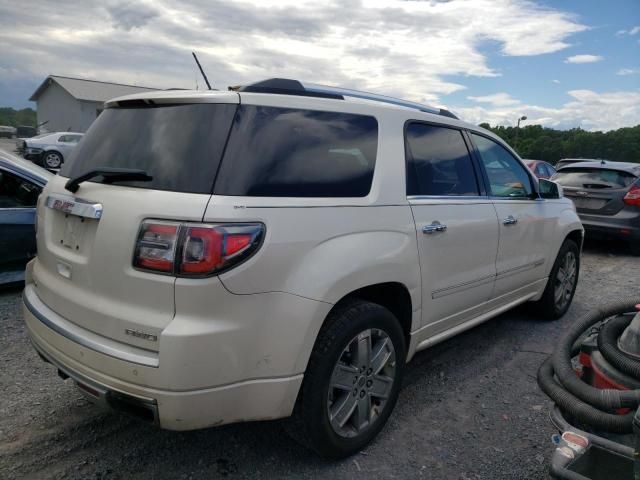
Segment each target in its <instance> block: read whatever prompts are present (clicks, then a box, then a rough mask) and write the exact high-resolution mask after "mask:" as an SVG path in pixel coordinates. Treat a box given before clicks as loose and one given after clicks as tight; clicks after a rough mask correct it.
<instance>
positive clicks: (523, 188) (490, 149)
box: [471, 133, 533, 198]
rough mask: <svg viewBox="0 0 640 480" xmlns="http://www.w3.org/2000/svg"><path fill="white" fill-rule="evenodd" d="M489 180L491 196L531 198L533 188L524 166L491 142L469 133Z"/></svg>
mask: <svg viewBox="0 0 640 480" xmlns="http://www.w3.org/2000/svg"><path fill="white" fill-rule="evenodd" d="M471 136H472V138H473V141H474V143H475V144H476V148H477V149H478V152H479V154H480V160H481V161H482V164H483V165H484V169H485V171H486V173H487V178H488V180H489V189H490V193H491V196H494V197H505V198H531V196H532V194H533V187H532V186H531V178H530V177H529V175H528V174H527V171H526V170H525V167H524V165H522V164H521V163H520V162H519V161H518V160H516V158H515V157H514V156H513V155H511V153H509V151H508V150H507V149H506V148H504V147H503V146H502V145H500V144H499V143H497V142H494V141H493V140H491V139H489V138H487V137H483V136H481V135H477V134H475V133H471Z"/></svg>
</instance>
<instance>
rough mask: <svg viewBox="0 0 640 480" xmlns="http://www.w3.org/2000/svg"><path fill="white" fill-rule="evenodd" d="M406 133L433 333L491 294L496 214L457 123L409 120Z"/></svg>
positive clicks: (471, 312)
mask: <svg viewBox="0 0 640 480" xmlns="http://www.w3.org/2000/svg"><path fill="white" fill-rule="evenodd" d="M405 136H406V157H407V198H408V200H409V203H410V205H411V210H412V212H413V216H414V219H415V223H416V229H417V236H418V248H419V256H420V268H421V271H422V301H423V308H422V312H423V325H425V326H426V329H425V330H424V336H425V337H429V336H432V335H434V334H437V333H439V332H441V331H443V330H446V329H448V328H451V327H453V326H455V325H457V324H459V323H462V322H464V321H465V320H467V319H469V318H472V317H473V316H475V315H476V314H477V313H478V311H479V310H481V309H482V308H483V307H484V303H485V302H487V301H488V300H489V297H490V296H491V292H492V289H493V282H494V278H495V273H496V269H495V258H496V252H497V247H498V222H497V217H496V212H495V210H494V208H493V205H492V203H491V201H490V200H489V199H488V198H487V197H486V196H485V195H484V194H483V193H484V192H483V191H482V189H481V187H480V183H479V181H478V176H477V165H475V164H474V161H473V160H472V157H471V155H470V154H469V150H468V147H467V144H466V142H465V137H464V136H463V133H462V132H461V131H460V130H458V129H455V128H449V127H445V126H441V125H433V124H426V123H419V122H412V123H409V124H408V126H407V128H406V133H405Z"/></svg>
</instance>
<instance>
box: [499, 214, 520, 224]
mask: <svg viewBox="0 0 640 480" xmlns="http://www.w3.org/2000/svg"><path fill="white" fill-rule="evenodd" d="M516 223H518V219H517V218H516V217H514V216H513V215H509V216H508V217H507V218H505V219H504V220H502V224H503V225H515V224H516Z"/></svg>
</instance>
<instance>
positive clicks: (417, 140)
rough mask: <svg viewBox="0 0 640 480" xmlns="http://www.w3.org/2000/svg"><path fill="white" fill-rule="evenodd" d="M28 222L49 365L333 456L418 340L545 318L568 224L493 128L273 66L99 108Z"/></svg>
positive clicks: (568, 294)
mask: <svg viewBox="0 0 640 480" xmlns="http://www.w3.org/2000/svg"><path fill="white" fill-rule="evenodd" d="M163 132H171V134H170V135H169V134H163ZM37 215H38V236H37V242H38V256H37V258H36V259H35V260H34V261H32V262H30V263H29V264H28V267H27V276H26V277H27V278H26V287H25V290H24V297H23V301H24V316H25V321H26V325H27V327H28V331H29V334H30V337H31V339H32V341H33V344H34V346H35V348H36V349H37V351H38V352H39V353H40V355H41V356H42V357H43V358H44V359H46V360H47V361H49V362H51V363H52V364H53V365H55V366H56V367H57V368H58V369H59V371H60V372H61V376H63V377H65V376H68V377H71V378H72V379H73V380H74V381H75V382H76V384H77V385H78V386H79V388H80V389H81V391H82V392H83V393H84V394H85V395H87V396H88V397H89V398H91V399H93V400H94V401H97V402H102V403H104V404H107V405H110V406H112V407H113V408H116V409H118V410H123V411H127V412H129V413H132V414H134V415H137V416H138V417H139V418H142V419H145V420H147V421H149V422H151V423H154V424H157V425H159V426H160V427H162V428H167V429H173V430H189V429H195V428H202V427H208V426H214V425H221V424H225V423H230V422H237V421H248V420H263V419H274V418H282V417H289V416H292V418H291V419H290V421H289V422H288V424H287V425H288V429H289V430H290V432H291V433H292V435H293V436H294V438H296V439H298V440H300V441H301V442H302V443H304V444H305V445H308V446H310V447H311V448H313V449H315V450H316V451H318V452H319V453H321V454H323V455H327V456H334V457H336V456H344V455H348V454H352V453H354V452H356V451H358V450H359V449H361V448H362V447H363V446H364V445H366V444H367V443H368V442H369V441H371V439H372V438H374V437H375V436H376V434H377V433H378V432H379V431H380V430H381V429H382V427H383V425H384V424H385V422H386V421H387V419H388V417H389V415H390V414H391V411H392V410H393V407H394V405H395V403H396V400H397V398H398V392H399V388H400V384H401V381H402V374H403V371H404V367H405V363H406V362H407V361H409V360H410V359H411V358H412V357H413V356H414V354H415V353H416V352H417V351H419V350H422V349H425V348H427V347H429V346H431V345H433V344H435V343H437V342H439V341H442V340H444V339H446V338H448V337H450V336H452V335H455V334H457V333H459V332H461V331H463V330H466V329H468V328H471V327H473V326H475V325H477V324H479V323H480V322H483V321H486V320H487V319H489V318H491V317H493V316H495V315H497V314H499V313H501V312H504V311H505V310H507V309H510V308H512V307H514V306H516V305H518V304H521V303H524V302H528V301H533V302H536V306H537V308H538V310H539V312H540V316H541V319H555V318H558V317H561V316H562V315H563V314H564V313H565V312H566V311H567V309H568V308H569V305H570V303H571V301H572V298H573V294H574V291H575V287H576V284H577V280H578V272H579V266H580V248H581V245H582V236H583V229H582V226H581V224H580V220H579V218H578V216H577V214H576V211H575V207H574V205H573V203H572V202H571V201H570V200H569V199H566V198H563V197H562V189H561V188H560V187H559V186H558V185H557V184H555V183H553V182H549V181H546V180H538V179H536V178H535V176H534V175H533V174H532V173H531V172H530V171H529V170H528V169H527V167H526V166H525V165H524V163H523V162H522V160H520V159H519V158H518V156H517V154H516V153H515V152H514V151H513V150H512V149H511V148H510V147H509V146H508V145H507V144H505V143H504V142H503V141H502V140H501V139H500V138H498V137H496V136H495V135H493V134H492V133H490V132H488V131H486V130H484V129H482V128H480V127H477V126H475V125H471V124H468V123H465V122H462V121H460V120H458V119H457V118H455V117H454V116H453V115H452V114H451V113H450V112H447V111H444V110H440V109H433V108H431V107H427V106H425V105H419V104H413V103H410V102H406V101H403V100H398V99H391V98H388V97H379V96H375V95H371V94H367V93H363V92H354V91H349V90H343V89H335V88H329V87H320V86H316V85H305V84H302V83H300V82H297V81H293V80H282V79H274V80H269V81H265V82H260V83H257V84H252V85H247V86H244V87H240V88H238V89H237V91H204V92H203V91H199V92H198V91H193V92H189V91H166V92H157V93H156V92H151V93H144V94H138V95H132V96H128V97H124V98H120V99H115V100H112V101H109V102H107V104H106V109H105V110H104V111H103V113H102V114H101V115H100V116H99V117H98V118H97V119H96V121H95V122H94V124H93V125H92V126H91V128H90V130H89V132H88V133H87V135H86V136H85V138H84V139H83V141H82V142H81V143H80V144H79V145H78V148H77V149H76V150H74V152H73V154H72V155H71V157H70V158H69V160H68V161H67V162H65V163H64V165H63V166H62V170H61V171H60V173H59V175H56V176H54V177H53V178H52V179H51V180H50V181H49V183H48V184H47V186H46V187H45V189H44V192H43V194H42V199H41V201H40V203H39V207H38V213H37Z"/></svg>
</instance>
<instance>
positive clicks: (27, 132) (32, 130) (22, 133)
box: [16, 125, 38, 138]
mask: <svg viewBox="0 0 640 480" xmlns="http://www.w3.org/2000/svg"><path fill="white" fill-rule="evenodd" d="M36 135H38V129H37V128H36V127H31V126H28V125H18V127H17V128H16V136H17V137H18V138H31V137H35V136H36Z"/></svg>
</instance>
